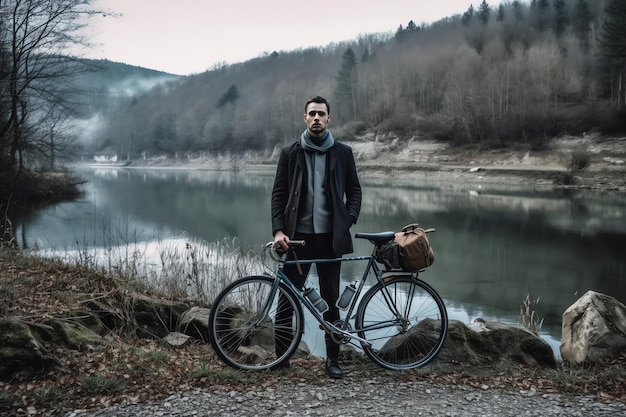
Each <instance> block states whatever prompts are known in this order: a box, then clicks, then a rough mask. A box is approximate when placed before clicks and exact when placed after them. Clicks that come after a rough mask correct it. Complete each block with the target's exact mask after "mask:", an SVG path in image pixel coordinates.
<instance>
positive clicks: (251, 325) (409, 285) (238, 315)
mask: <svg viewBox="0 0 626 417" xmlns="http://www.w3.org/2000/svg"><path fill="white" fill-rule="evenodd" d="M355 237H356V238H360V239H367V240H369V241H370V242H371V243H372V244H374V251H373V252H372V255H369V256H349V257H342V258H334V259H307V260H298V259H293V260H287V259H285V258H286V256H285V253H281V251H277V250H276V249H274V248H273V242H269V243H267V244H266V245H264V248H265V250H264V253H265V252H266V251H268V250H269V252H270V257H271V258H272V259H273V260H274V261H276V262H277V265H278V266H277V268H276V269H275V271H274V272H266V273H265V274H263V275H254V276H248V277H244V278H240V279H238V280H236V281H234V282H232V283H231V284H229V285H228V286H227V287H226V288H224V289H223V290H222V292H221V293H220V294H218V296H217V297H216V299H215V301H214V303H213V306H212V308H211V311H210V314H209V323H208V327H209V339H210V342H211V345H212V347H213V349H214V351H215V353H216V354H217V355H218V356H219V358H220V359H221V360H223V361H224V362H225V363H226V364H227V365H229V366H231V367H233V368H235V369H240V370H275V369H280V368H281V367H282V366H283V365H284V364H286V363H287V361H288V360H289V358H290V357H291V356H292V355H293V354H294V353H295V352H296V350H297V348H298V346H299V344H300V341H301V339H302V334H303V332H304V314H303V306H304V308H306V309H307V310H308V311H309V312H310V313H311V315H312V316H313V317H314V318H315V319H316V320H317V321H318V322H319V324H320V327H321V328H322V329H323V330H324V331H326V332H328V333H329V334H330V335H331V337H332V339H333V340H334V341H335V342H337V343H340V344H347V343H350V342H351V343H352V344H353V345H355V346H357V347H358V345H357V344H356V343H355V342H354V341H357V342H359V343H360V347H361V348H362V350H363V351H364V352H365V354H366V355H367V356H368V357H369V358H370V359H371V360H372V361H373V362H374V363H376V364H377V365H379V366H381V367H383V368H386V369H390V370H406V369H414V368H419V367H422V366H424V365H426V364H428V363H429V362H430V361H432V360H433V359H434V358H435V357H436V356H437V354H438V353H439V351H440V350H441V348H442V346H443V343H444V341H445V338H446V335H447V332H448V315H447V311H446V308H445V305H444V302H443V299H442V298H441V297H440V296H439V294H438V293H437V292H436V291H435V290H434V289H433V288H432V287H431V286H430V285H429V284H427V283H426V282H424V281H422V280H421V279H419V278H418V275H419V272H421V271H419V272H409V271H405V270H402V269H391V270H387V269H383V268H381V267H379V265H378V261H377V252H378V250H379V249H380V247H382V246H383V245H384V244H385V243H387V242H389V241H391V240H393V238H394V232H380V233H357V234H356V235H355ZM304 244H305V242H303V241H297V242H294V241H292V242H290V246H291V247H290V250H291V248H293V247H294V246H296V245H304ZM354 261H367V266H366V268H365V271H364V272H363V275H362V277H361V279H360V280H358V281H357V282H358V284H357V285H356V286H355V293H354V296H353V297H352V299H351V301H350V302H349V304H348V305H347V308H346V309H345V310H346V313H345V317H344V318H343V319H340V320H338V321H336V322H335V323H329V322H327V321H325V320H324V318H323V316H322V314H323V312H324V311H325V310H324V308H323V307H322V308H321V310H320V309H318V308H317V307H319V305H317V304H316V300H315V299H313V301H311V300H310V299H309V298H308V297H307V295H305V294H308V292H309V291H310V287H307V284H306V283H305V285H304V288H303V289H299V288H296V286H295V285H294V284H293V283H292V282H291V281H290V280H289V278H287V276H286V275H285V274H284V272H283V270H282V266H283V265H286V264H289V263H292V264H294V263H298V262H300V263H301V264H303V263H315V262H354ZM422 271H423V270H422ZM370 275H373V276H374V277H375V278H376V282H375V283H374V284H373V285H372V286H371V287H369V289H367V290H366V291H365V292H364V293H363V291H364V288H365V283H366V280H367V278H368V277H369V276H370ZM361 294H362V295H361ZM318 297H319V295H318ZM340 298H341V297H340ZM320 299H321V298H320ZM322 301H323V300H322ZM323 304H325V302H324V303H323ZM316 305H317V307H316ZM326 308H327V306H326ZM285 309H287V310H285ZM290 310H291V311H293V313H289V311H290ZM285 311H286V312H287V316H288V317H287V320H285V319H279V318H277V317H279V316H280V312H282V313H284V312H285ZM355 311H356V312H355ZM353 312H355V314H354V315H353ZM282 316H285V314H282ZM352 320H354V326H352V324H351V322H352Z"/></svg>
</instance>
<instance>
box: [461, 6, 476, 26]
mask: <svg viewBox="0 0 626 417" xmlns="http://www.w3.org/2000/svg"><path fill="white" fill-rule="evenodd" d="M473 17H474V5H472V4H470V7H469V9H467V11H466V12H465V13H463V17H462V18H461V22H463V24H464V25H469V24H470V22H471V21H472V18H473Z"/></svg>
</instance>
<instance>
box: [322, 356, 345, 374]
mask: <svg viewBox="0 0 626 417" xmlns="http://www.w3.org/2000/svg"><path fill="white" fill-rule="evenodd" d="M326 372H328V376H329V377H331V378H333V379H341V378H343V371H342V370H341V368H340V367H339V361H338V360H337V359H326Z"/></svg>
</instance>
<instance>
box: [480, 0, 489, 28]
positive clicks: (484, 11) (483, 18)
mask: <svg viewBox="0 0 626 417" xmlns="http://www.w3.org/2000/svg"><path fill="white" fill-rule="evenodd" d="M490 16H491V7H489V4H487V0H483V2H482V3H480V6H478V19H479V20H480V23H482V24H483V25H486V24H487V22H489V17H490Z"/></svg>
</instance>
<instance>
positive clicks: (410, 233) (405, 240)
mask: <svg viewBox="0 0 626 417" xmlns="http://www.w3.org/2000/svg"><path fill="white" fill-rule="evenodd" d="M434 231H435V229H426V230H424V229H422V228H421V227H419V224H417V223H413V224H409V225H406V226H404V227H403V228H402V231H401V232H398V233H396V236H395V239H394V241H395V242H397V243H398V245H400V261H401V263H402V268H403V269H405V270H407V271H413V272H416V271H420V270H422V269H424V268H426V267H429V266H431V265H432V264H433V262H435V253H434V252H433V248H431V247H430V242H429V241H428V237H426V233H430V232H434Z"/></svg>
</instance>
